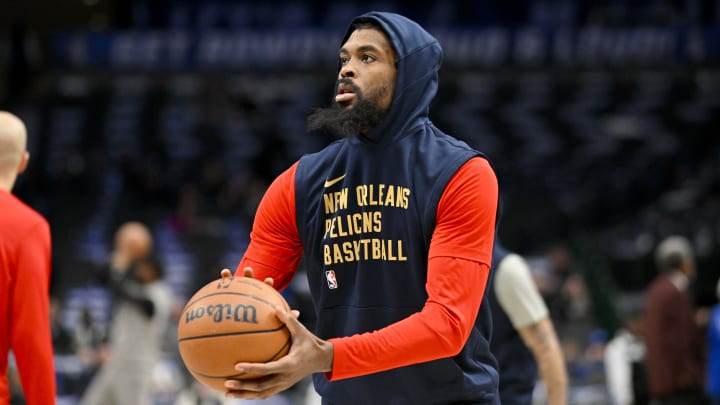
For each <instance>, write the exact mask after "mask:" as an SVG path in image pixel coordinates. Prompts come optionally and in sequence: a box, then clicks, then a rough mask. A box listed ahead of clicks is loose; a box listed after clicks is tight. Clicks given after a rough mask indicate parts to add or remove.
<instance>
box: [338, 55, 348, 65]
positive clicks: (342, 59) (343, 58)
mask: <svg viewBox="0 0 720 405" xmlns="http://www.w3.org/2000/svg"><path fill="white" fill-rule="evenodd" d="M339 60H340V64H341V65H345V64H347V63H348V61H349V60H350V59H349V58H347V57H344V56H341V57H340V58H339Z"/></svg>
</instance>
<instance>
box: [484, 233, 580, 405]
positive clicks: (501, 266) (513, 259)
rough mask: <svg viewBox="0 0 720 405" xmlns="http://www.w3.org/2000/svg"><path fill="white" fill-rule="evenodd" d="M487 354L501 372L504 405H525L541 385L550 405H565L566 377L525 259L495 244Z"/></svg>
mask: <svg viewBox="0 0 720 405" xmlns="http://www.w3.org/2000/svg"><path fill="white" fill-rule="evenodd" d="M492 285H493V288H492V289H490V290H488V298H489V299H490V304H491V306H490V307H491V308H492V319H493V339H492V344H491V345H490V350H491V351H492V353H493V354H494V355H495V357H496V358H497V362H498V368H499V371H500V398H501V401H502V403H503V405H530V404H531V403H532V394H533V390H534V388H535V383H536V381H537V378H538V372H539V376H540V379H541V380H542V382H543V384H544V385H545V388H546V389H547V403H548V404H549V405H565V404H567V389H568V380H567V371H566V370H565V359H564V358H563V354H562V350H560V343H559V342H558V338H557V334H556V333H555V328H554V326H553V323H552V320H551V319H550V316H549V312H548V308H547V306H546V305H545V302H544V301H543V298H542V297H541V296H540V293H539V292H538V289H537V286H536V285H535V282H534V281H533V279H532V276H531V274H530V268H529V267H528V264H527V262H526V261H525V259H524V258H523V257H522V256H520V255H518V254H515V253H512V252H509V251H507V250H506V249H505V248H504V247H503V246H501V245H500V243H499V242H498V241H497V240H496V241H495V248H494V249H493V274H492Z"/></svg>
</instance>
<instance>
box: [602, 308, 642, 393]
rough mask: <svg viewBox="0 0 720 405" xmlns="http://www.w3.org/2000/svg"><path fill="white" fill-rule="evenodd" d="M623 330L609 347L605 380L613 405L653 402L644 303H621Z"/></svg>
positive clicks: (613, 338)
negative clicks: (648, 387) (646, 344)
mask: <svg viewBox="0 0 720 405" xmlns="http://www.w3.org/2000/svg"><path fill="white" fill-rule="evenodd" d="M618 306H619V312H620V314H621V315H620V318H621V319H622V327H620V328H619V329H618V330H617V331H616V332H615V335H614V336H613V337H612V339H610V341H609V342H608V344H607V346H606V347H605V355H604V356H605V381H606V383H607V389H608V394H609V397H610V398H609V399H610V403H611V404H612V405H645V404H648V403H649V398H648V392H647V375H646V372H645V341H644V337H643V326H642V325H643V324H642V321H643V320H642V300H641V299H640V298H638V297H626V299H621V300H620V302H619V304H618Z"/></svg>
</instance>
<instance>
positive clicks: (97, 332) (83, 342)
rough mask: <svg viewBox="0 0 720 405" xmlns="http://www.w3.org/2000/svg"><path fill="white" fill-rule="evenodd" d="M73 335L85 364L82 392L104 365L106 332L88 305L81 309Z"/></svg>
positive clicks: (78, 352)
mask: <svg viewBox="0 0 720 405" xmlns="http://www.w3.org/2000/svg"><path fill="white" fill-rule="evenodd" d="M73 336H74V341H75V345H76V347H77V355H78V357H79V358H80V362H81V363H82V365H83V371H82V373H81V376H80V387H79V388H80V393H82V392H84V391H85V388H86V387H87V385H88V384H89V383H90V381H91V380H92V378H93V376H94V375H95V373H96V372H97V370H98V369H99V368H100V366H101V365H102V349H103V347H102V345H103V343H104V342H105V332H104V331H103V328H101V327H100V326H99V325H98V324H97V322H95V319H94V318H93V314H92V312H91V311H90V308H89V307H88V306H83V307H82V309H81V310H80V319H79V320H78V322H77V323H76V324H75V328H74V329H73Z"/></svg>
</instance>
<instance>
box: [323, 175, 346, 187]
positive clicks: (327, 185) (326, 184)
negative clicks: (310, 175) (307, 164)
mask: <svg viewBox="0 0 720 405" xmlns="http://www.w3.org/2000/svg"><path fill="white" fill-rule="evenodd" d="M345 174H347V173H345ZM345 174H343V175H342V176H340V177H336V178H334V179H332V180H325V188H328V187H332V186H333V185H334V184H335V183H337V182H338V181H340V180H342V179H344V178H345Z"/></svg>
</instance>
